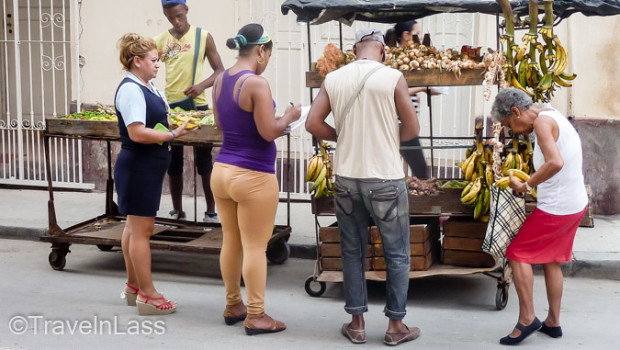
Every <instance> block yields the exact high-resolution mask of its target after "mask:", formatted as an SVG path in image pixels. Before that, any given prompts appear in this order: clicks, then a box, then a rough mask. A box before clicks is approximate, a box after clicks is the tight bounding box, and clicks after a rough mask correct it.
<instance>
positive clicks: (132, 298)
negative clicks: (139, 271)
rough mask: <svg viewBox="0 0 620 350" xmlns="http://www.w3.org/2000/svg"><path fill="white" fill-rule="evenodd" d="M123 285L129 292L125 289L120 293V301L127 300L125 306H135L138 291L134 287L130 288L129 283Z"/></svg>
mask: <svg viewBox="0 0 620 350" xmlns="http://www.w3.org/2000/svg"><path fill="white" fill-rule="evenodd" d="M125 285H126V286H127V288H129V289H131V292H128V291H127V288H125V289H124V290H123V291H122V292H121V299H125V300H127V305H128V306H136V299H137V298H138V291H139V289H138V288H136V287H134V286H132V285H131V284H129V283H125Z"/></svg>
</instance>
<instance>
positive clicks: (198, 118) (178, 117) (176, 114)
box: [170, 107, 215, 129]
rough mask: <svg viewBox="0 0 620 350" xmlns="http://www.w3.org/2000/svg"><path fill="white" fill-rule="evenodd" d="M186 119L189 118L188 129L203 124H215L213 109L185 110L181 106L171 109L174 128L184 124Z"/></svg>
mask: <svg viewBox="0 0 620 350" xmlns="http://www.w3.org/2000/svg"><path fill="white" fill-rule="evenodd" d="M177 108H178V107H177ZM186 120H189V122H188V123H187V125H186V126H185V128H186V129H195V128H197V127H199V126H201V125H215V117H214V116H213V111H184V110H182V109H180V108H178V109H173V110H171V111H170V123H171V124H172V128H173V129H175V128H178V127H179V126H181V125H183V123H185V121H186Z"/></svg>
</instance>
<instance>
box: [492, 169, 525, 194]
mask: <svg viewBox="0 0 620 350" xmlns="http://www.w3.org/2000/svg"><path fill="white" fill-rule="evenodd" d="M510 171H511V172H512V176H513V177H514V178H515V179H517V180H519V181H521V182H523V183H525V182H526V181H527V180H529V179H530V176H529V175H528V174H526V173H525V172H523V171H521V170H519V169H512V170H510ZM509 184H510V175H507V176H504V177H502V178H501V179H499V180H497V181H496V182H495V186H497V187H499V188H501V189H504V190H505V189H506V188H508V185H509Z"/></svg>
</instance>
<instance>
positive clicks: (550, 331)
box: [539, 322, 562, 338]
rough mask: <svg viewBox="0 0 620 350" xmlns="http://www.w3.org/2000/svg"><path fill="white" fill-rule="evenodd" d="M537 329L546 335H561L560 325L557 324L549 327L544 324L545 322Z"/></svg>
mask: <svg viewBox="0 0 620 350" xmlns="http://www.w3.org/2000/svg"><path fill="white" fill-rule="evenodd" d="M539 331H541V332H543V333H545V334H546V335H548V336H550V337H551V338H560V337H562V327H560V326H557V327H549V326H547V325H546V324H545V322H543V323H542V327H540V329H539Z"/></svg>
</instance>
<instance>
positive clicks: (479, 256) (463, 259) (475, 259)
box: [442, 249, 495, 267]
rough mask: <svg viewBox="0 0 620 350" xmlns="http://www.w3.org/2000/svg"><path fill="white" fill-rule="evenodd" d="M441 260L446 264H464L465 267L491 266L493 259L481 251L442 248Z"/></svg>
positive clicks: (493, 263) (493, 262)
mask: <svg viewBox="0 0 620 350" xmlns="http://www.w3.org/2000/svg"><path fill="white" fill-rule="evenodd" d="M442 256H443V257H442V260H443V263H444V264H446V265H454V266H466V267H493V266H494V265H495V259H494V258H493V257H492V256H491V255H489V254H487V253H485V252H482V251H479V252H475V251H467V250H450V249H443V250H442Z"/></svg>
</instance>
